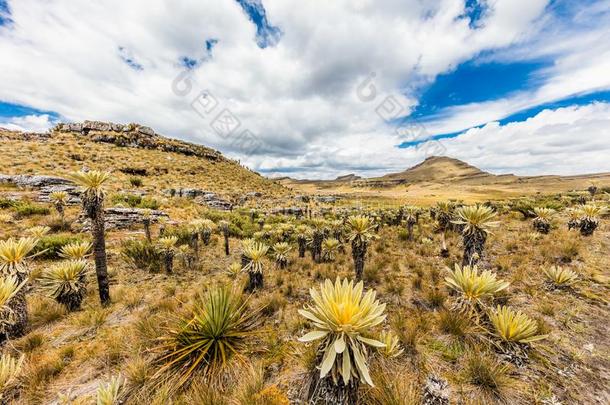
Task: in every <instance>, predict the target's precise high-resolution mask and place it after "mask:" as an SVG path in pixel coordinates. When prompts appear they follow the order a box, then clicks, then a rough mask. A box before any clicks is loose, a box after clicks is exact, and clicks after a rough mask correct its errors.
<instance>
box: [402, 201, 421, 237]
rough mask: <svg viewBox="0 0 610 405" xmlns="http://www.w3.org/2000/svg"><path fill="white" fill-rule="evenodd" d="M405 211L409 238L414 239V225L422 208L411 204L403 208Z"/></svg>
mask: <svg viewBox="0 0 610 405" xmlns="http://www.w3.org/2000/svg"><path fill="white" fill-rule="evenodd" d="M403 213H404V218H405V222H406V223H407V239H408V240H413V227H414V226H415V224H417V222H418V220H419V215H420V210H419V208H418V207H415V206H413V205H409V206H406V207H404V208H403Z"/></svg>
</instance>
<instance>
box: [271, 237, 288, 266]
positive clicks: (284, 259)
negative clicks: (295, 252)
mask: <svg viewBox="0 0 610 405" xmlns="http://www.w3.org/2000/svg"><path fill="white" fill-rule="evenodd" d="M291 250H292V247H291V246H290V244H289V243H288V242H278V243H276V244H274V245H273V258H274V259H275V264H276V265H277V266H278V267H279V268H280V269H284V268H286V266H287V265H288V255H289V254H290V251H291Z"/></svg>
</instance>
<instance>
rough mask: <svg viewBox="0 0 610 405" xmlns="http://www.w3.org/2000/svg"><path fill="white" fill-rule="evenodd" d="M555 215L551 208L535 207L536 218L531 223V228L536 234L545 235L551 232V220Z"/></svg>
mask: <svg viewBox="0 0 610 405" xmlns="http://www.w3.org/2000/svg"><path fill="white" fill-rule="evenodd" d="M553 214H555V210H553V209H551V208H544V207H536V208H534V215H535V216H536V217H535V218H534V220H533V222H532V226H533V227H534V229H536V230H537V231H538V232H540V233H542V234H547V233H549V231H550V230H551V219H552V218H553Z"/></svg>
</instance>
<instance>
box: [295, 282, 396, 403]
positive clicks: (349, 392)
mask: <svg viewBox="0 0 610 405" xmlns="http://www.w3.org/2000/svg"><path fill="white" fill-rule="evenodd" d="M310 294H311V298H312V300H313V302H314V304H313V305H307V306H305V308H304V309H302V310H299V313H300V314H301V315H302V316H304V317H305V318H307V319H308V320H310V321H311V322H312V324H313V329H314V330H313V331H311V332H309V333H307V334H306V335H304V336H303V337H301V338H300V339H299V340H300V341H301V342H311V341H316V340H321V343H320V345H319V346H318V356H317V358H318V361H319V367H318V369H317V370H316V371H314V374H313V377H314V381H313V383H312V385H311V388H310V390H309V395H308V399H309V400H310V401H311V403H318V401H321V402H322V403H329V404H355V403H357V401H358V386H359V383H360V382H361V381H364V382H365V383H367V384H369V385H371V386H372V385H373V381H372V380H371V377H370V374H369V368H368V365H367V346H372V347H376V348H383V347H385V343H383V342H379V341H378V340H374V339H371V338H368V337H366V336H367V335H368V334H370V333H371V331H372V329H373V328H374V327H375V326H377V325H379V324H380V323H382V322H383V321H384V320H385V317H386V316H385V315H384V311H385V304H380V303H379V301H378V300H376V299H375V295H376V294H375V291H373V290H369V291H367V292H366V294H364V295H363V283H362V281H360V282H359V283H358V284H355V285H354V283H353V281H350V282H348V281H347V279H344V280H343V281H341V280H340V279H339V278H337V279H336V281H335V283H334V284H333V283H332V282H331V281H330V280H326V281H325V282H324V283H321V284H320V287H319V289H315V288H311V289H310Z"/></svg>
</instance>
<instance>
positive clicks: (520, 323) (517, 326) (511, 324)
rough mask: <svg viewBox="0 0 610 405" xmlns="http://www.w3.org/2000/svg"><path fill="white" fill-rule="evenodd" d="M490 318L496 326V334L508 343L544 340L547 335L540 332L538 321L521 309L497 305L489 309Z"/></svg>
mask: <svg viewBox="0 0 610 405" xmlns="http://www.w3.org/2000/svg"><path fill="white" fill-rule="evenodd" d="M489 320H490V321H491V324H492V325H493V327H494V335H495V336H496V337H498V338H500V339H501V340H502V341H503V342H507V343H531V342H535V341H537V340H542V339H545V338H546V337H547V335H540V334H538V325H537V324H536V321H534V320H532V319H531V318H529V317H528V316H527V315H525V314H524V313H523V312H521V311H514V310H512V309H510V308H508V307H506V306H499V305H498V306H497V308H496V309H492V310H491V311H489Z"/></svg>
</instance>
